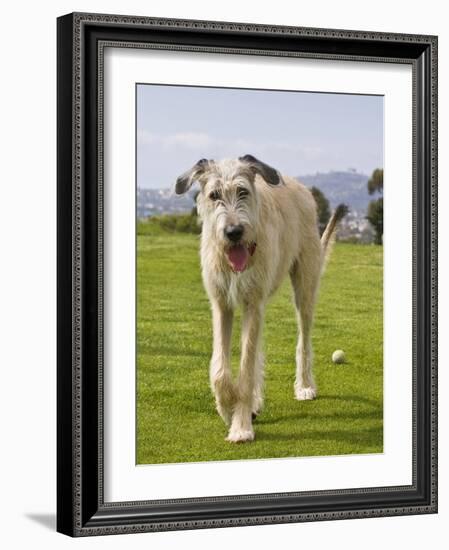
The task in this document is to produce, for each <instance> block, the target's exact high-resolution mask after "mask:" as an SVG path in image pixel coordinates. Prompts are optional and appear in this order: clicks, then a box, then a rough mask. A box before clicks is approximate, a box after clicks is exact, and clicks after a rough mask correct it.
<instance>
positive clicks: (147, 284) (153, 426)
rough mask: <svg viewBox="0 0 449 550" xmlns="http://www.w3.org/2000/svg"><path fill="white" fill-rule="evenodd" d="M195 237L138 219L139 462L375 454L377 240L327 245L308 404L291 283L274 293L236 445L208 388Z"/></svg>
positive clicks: (378, 420)
mask: <svg viewBox="0 0 449 550" xmlns="http://www.w3.org/2000/svg"><path fill="white" fill-rule="evenodd" d="M198 244H199V236H197V235H191V234H181V233H167V232H165V231H163V230H161V229H160V228H158V227H157V226H154V227H149V226H148V224H140V225H139V230H138V246H137V252H138V264H137V266H138V269H137V284H138V287H137V289H138V293H137V294H138V309H137V338H138V345H137V462H138V464H154V463H167V462H198V461H209V460H230V459H254V458H275V457H293V456H313V455H342V454H355V453H380V452H382V450H383V424H382V421H383V406H382V387H383V365H382V355H383V352H382V349H383V348H382V335H383V326H382V317H383V312H382V273H383V263H382V254H383V249H382V247H380V246H363V245H353V244H340V243H337V244H336V246H335V248H334V251H333V254H332V257H331V260H330V262H329V265H328V267H327V270H326V273H325V275H324V277H323V279H322V283H321V289H320V296H319V300H318V305H317V310H316V315H315V324H314V331H313V347H314V358H315V359H314V373H315V379H316V382H317V385H318V391H319V394H318V398H317V399H316V400H314V401H302V402H299V401H295V400H294V398H293V382H294V373H295V363H294V357H295V343H296V330H297V329H296V319H295V314H294V308H293V305H292V300H291V291H290V287H289V284H288V281H286V282H285V284H284V285H283V286H282V288H281V289H280V290H279V291H278V293H277V294H276V296H275V297H274V299H273V300H272V301H271V302H270V304H269V306H268V308H267V314H266V320H265V328H264V350H265V359H266V360H265V365H266V367H265V373H266V376H265V380H266V384H265V407H264V410H263V412H262V414H261V415H260V416H259V417H258V418H257V420H256V422H255V431H256V439H255V441H254V442H252V443H249V444H243V445H233V444H231V443H228V442H226V441H225V436H226V433H227V430H226V427H225V425H224V423H223V422H222V420H221V419H220V418H219V416H218V414H217V413H216V411H215V408H214V400H213V397H212V395H211V391H210V388H209V376H208V366H209V365H208V364H209V359H210V353H211V337H212V334H211V321H210V309H209V303H208V299H207V296H206V293H205V291H204V289H203V286H202V283H201V276H200V269H199V253H198ZM239 321H240V316H239V315H237V318H236V322H237V323H239ZM236 327H238V325H236ZM238 332H239V331H238V330H235V331H234V333H235V335H236V338H234V341H233V368H234V369H236V368H237V367H238V354H239V342H238ZM335 349H343V350H344V351H345V353H346V358H347V363H346V364H343V365H334V364H333V363H332V361H331V355H332V352H333V351H334V350H335Z"/></svg>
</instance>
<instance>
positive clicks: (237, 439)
mask: <svg viewBox="0 0 449 550" xmlns="http://www.w3.org/2000/svg"><path fill="white" fill-rule="evenodd" d="M253 440H254V430H231V431H230V432H229V434H228V437H227V438H226V441H230V442H231V443H245V442H247V441H253Z"/></svg>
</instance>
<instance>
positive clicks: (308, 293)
mask: <svg viewBox="0 0 449 550" xmlns="http://www.w3.org/2000/svg"><path fill="white" fill-rule="evenodd" d="M195 181H197V182H198V183H199V184H200V187H201V191H200V194H199V196H198V199H197V204H198V214H199V216H200V218H201V220H202V233H201V267H202V276H203V281H204V286H205V288H206V291H207V293H208V295H209V299H210V302H211V306H212V317H213V353H212V359H211V363H210V381H211V386H212V390H213V392H214V395H215V399H216V404H217V410H218V412H219V414H220V416H221V417H222V418H223V420H224V421H225V422H226V423H227V424H228V425H229V427H230V428H229V434H228V437H227V439H228V441H232V442H243V441H251V440H253V439H254V429H253V425H252V420H253V417H254V415H257V413H259V411H260V410H261V407H262V402H263V362H264V360H263V353H262V349H261V334H262V321H263V316H264V310H265V305H266V303H267V301H268V299H269V298H270V296H272V295H273V293H274V292H275V291H276V289H277V288H279V286H280V284H281V282H282V281H283V279H284V278H285V277H286V276H287V274H288V275H289V276H290V279H291V282H292V286H293V292H294V299H295V304H296V309H297V317H298V325H299V338H298V344H297V348H296V381H295V386H294V389H295V397H296V399H298V400H303V399H313V398H314V397H315V396H316V386H315V383H314V381H313V376H312V347H311V342H310V336H311V334H310V333H311V328H312V319H313V310H314V305H315V300H316V297H317V290H318V284H319V280H320V274H321V271H322V269H323V265H324V262H325V258H326V255H327V253H328V252H329V249H330V244H331V243H332V241H333V237H334V232H335V228H336V225H337V223H338V221H339V220H340V219H341V218H342V217H343V215H344V214H345V207H343V206H341V207H339V208H337V210H336V211H335V212H334V214H333V216H332V218H331V220H330V221H329V224H328V226H327V228H326V230H325V232H324V234H323V236H322V238H321V241H320V237H319V232H318V224H317V213H316V204H315V200H314V198H313V196H312V194H311V193H310V191H309V190H308V189H307V188H306V187H304V186H303V185H301V184H300V183H298V182H297V181H296V180H294V179H292V178H288V177H283V176H281V175H280V174H279V172H277V170H275V169H274V168H271V167H270V166H268V165H267V164H265V163H263V162H261V161H259V160H257V159H256V158H254V157H253V156H251V155H246V156H244V157H240V158H239V159H233V160H224V161H220V162H215V161H213V160H206V159H202V160H200V161H199V162H197V164H195V166H193V167H192V168H191V169H190V170H189V171H187V172H186V173H185V174H183V175H182V176H180V177H179V178H178V179H177V181H176V193H177V194H182V193H185V192H186V191H187V190H188V189H189V188H190V187H191V185H192V184H193V183H194V182H195ZM238 305H240V306H241V307H242V342H241V363H240V372H239V375H238V379H237V381H236V383H235V382H234V381H233V379H232V374H231V333H232V321H233V313H234V310H235V308H236V307H237V306H238Z"/></svg>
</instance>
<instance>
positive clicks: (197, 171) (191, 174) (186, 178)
mask: <svg viewBox="0 0 449 550" xmlns="http://www.w3.org/2000/svg"><path fill="white" fill-rule="evenodd" d="M212 162H213V161H211V160H207V159H201V160H199V161H198V162H197V163H196V164H195V165H194V166H192V168H190V170H187V172H185V173H184V174H182V175H181V176H179V178H178V179H177V180H176V185H175V193H176V194H177V195H182V194H183V193H185V192H186V191H188V190H189V189H190V188H191V187H192V185H193V183H194V182H195V181H197V180H198V179H199V178H201V176H204V174H205V173H206V172H207V171H208V170H209V168H210V164H211V163H212Z"/></svg>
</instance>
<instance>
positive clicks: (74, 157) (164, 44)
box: [57, 13, 437, 536]
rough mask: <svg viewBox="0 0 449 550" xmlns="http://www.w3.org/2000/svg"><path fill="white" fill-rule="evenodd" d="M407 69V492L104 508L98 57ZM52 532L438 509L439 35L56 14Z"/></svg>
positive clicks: (403, 488)
mask: <svg viewBox="0 0 449 550" xmlns="http://www.w3.org/2000/svg"><path fill="white" fill-rule="evenodd" d="M105 45H114V46H117V47H151V48H163V49H177V50H189V51H206V52H211V51H212V52H221V53H223V54H251V55H270V56H302V57H312V58H321V59H323V58H324V59H343V60H358V61H366V62H372V61H376V62H385V63H389V62H394V63H408V64H411V65H412V68H413V111H414V112H413V134H414V143H413V194H414V204H413V233H414V236H413V241H414V242H413V250H414V254H413V306H414V307H413V336H414V338H413V375H414V377H413V416H414V418H413V425H414V433H413V456H414V460H413V483H412V485H410V486H401V487H383V488H382V487H374V488H365V489H348V490H339V491H317V492H308V493H283V494H263V495H243V496H242V495H238V496H232V497H207V498H202V499H182V498H181V499H176V500H170V501H142V502H120V503H104V500H103V479H102V464H103V462H102V456H103V455H102V453H103V449H102V421H103V410H102V399H103V396H102V384H103V377H102V372H103V371H102V369H103V364H102V310H103V304H102V286H103V283H102V281H103V279H102V277H103V271H102V242H103V233H102V231H103V229H102V216H103V211H102V205H103V203H102V189H103V187H102V183H103V180H102V128H103V126H102V124H103V123H102V90H103V88H102V85H103V81H102V77H103V72H102V69H103V65H102V61H103V57H102V55H103V48H104V46H105ZM57 431H58V471H57V476H58V495H57V529H58V531H60V532H62V533H65V534H68V535H71V536H87V535H102V534H114V533H131V532H142V531H158V530H176V529H197V528H198V529H199V528H210V527H222V526H238V525H258V524H264V523H283V522H300V521H313V520H328V519H339V518H362V517H373V516H392V515H403V514H418V513H435V512H436V511H437V38H436V37H435V36H423V35H404V34H384V33H376V32H362V31H343V30H329V29H312V28H297V27H296V28H294V27H280V26H265V25H253V24H246V23H222V22H210V21H193V20H192V21H184V20H174V19H154V18H147V17H128V16H114V15H102V14H83V13H76V14H69V15H66V16H63V17H60V18H58V426H57Z"/></svg>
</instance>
